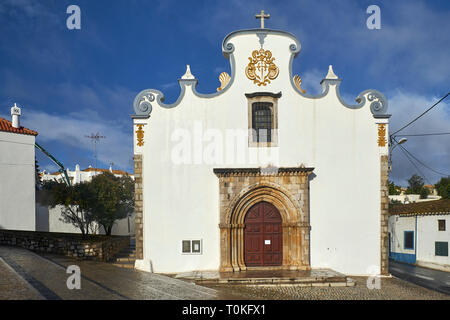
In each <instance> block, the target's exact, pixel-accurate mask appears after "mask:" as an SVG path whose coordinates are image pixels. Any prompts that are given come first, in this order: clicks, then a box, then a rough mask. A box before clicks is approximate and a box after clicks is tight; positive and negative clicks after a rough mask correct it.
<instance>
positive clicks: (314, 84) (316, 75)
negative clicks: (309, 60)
mask: <svg viewBox="0 0 450 320" xmlns="http://www.w3.org/2000/svg"><path fill="white" fill-rule="evenodd" d="M325 75H326V72H325V70H322V71H319V70H318V69H311V70H308V71H306V72H304V73H303V74H301V75H300V78H301V79H302V89H304V90H306V93H307V94H319V93H320V92H322V85H321V84H320V81H322V79H323V78H325Z"/></svg>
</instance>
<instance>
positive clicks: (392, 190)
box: [389, 181, 400, 195]
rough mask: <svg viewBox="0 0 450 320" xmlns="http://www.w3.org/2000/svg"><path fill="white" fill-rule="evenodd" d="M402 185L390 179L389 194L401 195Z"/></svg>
mask: <svg viewBox="0 0 450 320" xmlns="http://www.w3.org/2000/svg"><path fill="white" fill-rule="evenodd" d="M399 194H400V187H399V186H396V185H395V183H394V182H393V181H389V195H399Z"/></svg>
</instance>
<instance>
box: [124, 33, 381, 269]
mask: <svg viewBox="0 0 450 320" xmlns="http://www.w3.org/2000/svg"><path fill="white" fill-rule="evenodd" d="M300 49H301V45H300V41H299V40H298V39H297V38H296V37H295V36H294V35H292V34H290V33H288V32H284V31H278V30H271V29H265V28H263V25H262V27H261V28H259V29H250V30H240V31H235V32H232V33H230V34H229V35H227V36H226V37H225V39H224V40H223V44H222V52H223V55H224V56H225V58H226V59H228V60H229V62H230V71H231V72H230V74H228V73H226V72H224V73H222V74H221V75H220V77H219V81H220V87H219V88H218V89H217V92H214V93H210V94H204V93H199V92H197V91H196V85H197V82H198V80H197V79H196V78H195V76H194V75H193V74H192V73H191V71H190V68H189V66H188V68H187V71H186V74H185V75H183V76H182V77H181V79H179V80H178V82H179V84H180V88H181V93H180V95H179V97H178V99H177V100H176V101H175V102H174V103H172V104H165V103H164V94H163V93H162V92H161V91H158V90H155V89H146V90H143V91H142V92H140V93H139V94H138V95H137V96H136V98H135V100H134V111H135V114H134V115H133V116H132V118H133V128H134V129H133V131H134V161H135V183H136V184H135V186H136V201H135V202H136V254H137V259H138V260H137V261H136V268H139V269H142V270H147V271H151V272H160V273H174V272H185V271H193V270H218V271H235V272H239V271H242V270H259V269H261V270H267V269H269V270H273V269H284V270H310V269H312V268H331V269H334V270H336V271H339V272H342V273H346V274H353V275H356V274H361V275H363V274H373V273H377V274H387V273H388V265H387V264H388V256H387V232H388V231H387V219H388V217H387V214H388V212H387V210H388V199H387V196H388V192H387V190H388V189H387V183H388V176H387V174H388V171H387V170H388V164H387V162H388V161H387V159H388V142H387V140H388V119H389V115H388V114H387V100H386V98H385V97H384V96H383V94H381V93H380V92H378V91H376V90H366V91H364V92H362V93H360V94H359V95H358V97H357V98H356V102H355V103H354V104H348V103H347V102H345V101H343V99H342V97H341V96H340V93H339V85H340V83H341V79H339V78H338V77H337V76H336V75H335V73H334V71H333V69H332V67H331V66H330V67H329V70H328V73H327V74H326V70H324V75H325V74H326V76H325V77H324V79H323V80H322V82H321V84H322V92H321V93H320V94H318V95H310V94H308V93H307V92H305V91H304V90H302V88H301V79H300V77H299V76H298V75H295V74H293V72H292V64H293V61H294V59H295V58H296V57H297V55H298V54H299V53H300ZM194 70H195V69H194ZM194 73H195V72H194Z"/></svg>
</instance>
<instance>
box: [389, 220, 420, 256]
mask: <svg viewBox="0 0 450 320" xmlns="http://www.w3.org/2000/svg"><path fill="white" fill-rule="evenodd" d="M388 229H389V233H390V234H391V251H392V252H396V253H407V254H414V253H415V252H416V251H415V249H412V250H411V249H405V248H404V232H405V231H414V248H416V245H417V244H416V234H415V233H416V217H415V216H409V217H402V216H397V215H396V216H390V217H389V224H388ZM419 238H420V237H419Z"/></svg>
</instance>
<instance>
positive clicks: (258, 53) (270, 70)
mask: <svg viewBox="0 0 450 320" xmlns="http://www.w3.org/2000/svg"><path fill="white" fill-rule="evenodd" d="M248 59H249V60H250V62H249V64H248V66H247V67H246V68H245V75H246V76H247V78H249V79H250V80H253V83H255V84H257V85H258V86H265V85H266V84H268V83H270V80H273V79H275V78H276V77H277V76H278V72H279V69H278V67H277V66H276V65H275V63H273V61H274V60H275V58H273V57H272V52H270V51H269V50H264V49H263V48H261V49H259V50H254V51H253V52H252V56H251V57H249V58H248Z"/></svg>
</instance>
